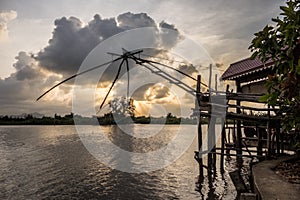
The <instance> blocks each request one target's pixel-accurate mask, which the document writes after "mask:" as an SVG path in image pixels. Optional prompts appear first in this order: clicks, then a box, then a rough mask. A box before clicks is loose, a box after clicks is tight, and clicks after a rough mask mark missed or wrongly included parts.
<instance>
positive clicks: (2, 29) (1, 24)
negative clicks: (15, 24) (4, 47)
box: [0, 10, 17, 42]
mask: <svg viewBox="0 0 300 200" xmlns="http://www.w3.org/2000/svg"><path fill="white" fill-rule="evenodd" d="M15 18H17V12H16V11H13V10H11V11H2V12H1V11H0V42H1V41H5V40H7V38H8V28H7V24H8V22H9V21H11V20H13V19H15Z"/></svg>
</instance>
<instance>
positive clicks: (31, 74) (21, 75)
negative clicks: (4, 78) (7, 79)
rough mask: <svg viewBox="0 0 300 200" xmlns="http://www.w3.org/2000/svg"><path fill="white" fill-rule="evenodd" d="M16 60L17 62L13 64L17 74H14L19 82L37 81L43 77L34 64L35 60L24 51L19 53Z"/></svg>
mask: <svg viewBox="0 0 300 200" xmlns="http://www.w3.org/2000/svg"><path fill="white" fill-rule="evenodd" d="M16 59H17V62H16V63H15V64H13V66H14V67H15V68H16V70H17V72H16V73H14V74H13V76H14V77H15V78H16V79H17V80H18V81H23V80H25V79H28V80H30V79H36V78H38V76H40V75H41V74H40V73H39V69H38V68H37V66H35V65H34V64H33V62H34V59H33V58H32V56H31V55H29V54H27V53H26V52H24V51H21V52H19V54H18V56H17V57H16Z"/></svg>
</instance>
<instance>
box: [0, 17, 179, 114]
mask: <svg viewBox="0 0 300 200" xmlns="http://www.w3.org/2000/svg"><path fill="white" fill-rule="evenodd" d="M54 25H55V29H54V31H53V35H52V38H51V39H50V40H49V42H48V45H47V46H46V47H45V48H43V49H42V50H41V51H39V52H38V53H37V54H35V55H34V53H30V54H29V53H26V52H20V53H19V54H18V55H17V56H16V60H17V61H16V62H15V63H14V64H13V67H14V68H15V70H16V72H15V73H12V74H11V75H10V76H9V77H8V78H6V79H1V80H0V90H1V95H0V97H1V103H2V105H7V109H4V110H2V112H5V110H8V109H10V108H11V107H18V106H21V105H25V104H24V102H26V105H27V109H28V110H35V111H38V107H39V106H40V105H41V104H45V103H47V102H48V105H47V107H48V109H49V110H51V109H55V108H57V105H60V106H61V105H64V106H65V108H64V109H60V112H61V111H63V110H70V109H71V107H70V102H71V98H72V96H71V94H70V92H71V86H70V85H68V84H67V85H62V86H60V87H59V88H56V89H55V90H53V91H52V92H51V94H49V95H46V96H45V98H44V99H43V100H42V102H39V103H36V104H34V103H33V102H34V100H35V99H36V98H37V97H38V96H39V95H41V94H42V93H43V92H44V91H46V90H47V89H49V88H50V87H51V86H53V85H54V84H56V83H58V82H59V81H61V80H63V79H64V78H66V77H68V76H70V75H72V74H75V73H77V71H78V69H79V67H80V65H81V63H82V61H83V60H84V59H85V57H86V56H87V54H88V53H89V52H90V51H91V50H92V49H93V48H94V47H95V46H96V45H98V44H99V43H100V42H101V41H103V40H105V39H107V38H108V37H110V36H113V35H115V34H117V33H120V32H122V31H126V30H129V29H133V28H139V27H149V26H151V27H155V28H157V30H159V29H160V28H162V27H164V28H169V29H172V30H173V32H175V35H170V37H171V38H167V37H166V36H167V35H168V33H163V34H162V35H163V36H162V37H159V36H158V37H157V38H158V39H157V41H156V42H157V43H155V44H157V47H158V48H161V47H164V48H165V49H166V50H168V48H172V46H174V45H175V44H176V42H177V40H178V38H179V33H178V31H177V29H176V28H175V26H174V25H170V24H168V23H166V22H161V23H160V24H158V23H156V22H155V21H154V20H153V19H152V18H151V17H149V16H148V15H147V14H145V13H140V14H133V13H129V12H128V13H124V14H121V15H119V16H118V17H117V18H109V19H102V18H101V17H100V16H99V15H95V16H94V18H93V19H92V20H91V21H89V22H88V23H86V24H85V23H84V22H82V21H81V20H80V19H78V18H76V17H69V18H66V17H63V18H61V19H57V20H55V23H54ZM140 39H141V40H142V39H143V38H140ZM144 53H146V54H148V55H149V54H150V55H152V56H153V55H157V54H160V53H161V50H155V49H147V50H145V52H144ZM162 56H163V54H162ZM119 64H120V62H115V63H113V64H111V65H110V66H109V67H108V68H107V69H106V71H105V72H104V74H103V76H102V77H101V78H100V80H99V86H98V87H99V89H100V90H101V91H105V90H106V88H107V87H109V86H110V84H111V82H112V80H113V79H114V77H115V75H116V73H117V69H118V66H119ZM129 65H130V71H131V83H130V84H131V85H133V86H136V85H139V84H140V83H141V80H143V79H144V76H140V73H142V72H140V71H136V72H132V69H134V68H135V67H136V65H135V63H134V62H131V61H130V62H129ZM145 71H147V72H149V70H147V69H144V71H143V72H145ZM125 72H126V67H125V65H124V66H123V68H122V70H121V73H120V77H123V78H121V80H120V81H119V83H117V84H116V87H115V88H114V89H116V94H118V91H121V92H120V94H122V95H123V94H124V91H125V90H124V87H125V84H122V82H125V81H126V75H125ZM87 75H88V74H87ZM91 76H94V75H93V73H91V74H90V75H88V76H87V77H89V78H91ZM153 77H154V78H153V80H154V81H156V82H157V83H158V82H159V80H161V78H159V77H156V76H153ZM89 78H87V79H86V81H87V83H89ZM119 86H120V87H119ZM147 92H148V93H147ZM140 93H141V94H140V98H139V99H141V100H151V99H152V100H158V99H160V98H164V97H167V96H168V95H169V91H168V88H166V87H158V86H154V85H153V84H150V85H147V87H143V91H142V90H140ZM146 93H147V94H146ZM104 95H105V93H101V94H100V97H101V96H102V98H103V97H104ZM30 102H31V103H30ZM57 102H62V103H61V104H57ZM20 111H21V110H20ZM70 111H71V110H70ZM23 112H25V110H24V111H23ZM30 112H31V111H30Z"/></svg>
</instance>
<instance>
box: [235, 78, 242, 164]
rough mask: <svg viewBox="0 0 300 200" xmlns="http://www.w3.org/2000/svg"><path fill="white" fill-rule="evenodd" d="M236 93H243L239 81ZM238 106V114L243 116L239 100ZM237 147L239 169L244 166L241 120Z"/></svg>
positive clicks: (238, 126)
mask: <svg viewBox="0 0 300 200" xmlns="http://www.w3.org/2000/svg"><path fill="white" fill-rule="evenodd" d="M236 92H237V93H240V92H242V88H241V83H240V82H239V81H236ZM236 105H237V108H236V113H237V114H241V109H240V106H241V101H240V100H237V101H236ZM236 128H237V130H236V139H237V140H236V141H237V143H236V147H237V151H236V154H237V158H236V159H237V164H238V166H239V167H241V166H242V163H243V160H242V153H243V152H242V129H241V120H237V123H236Z"/></svg>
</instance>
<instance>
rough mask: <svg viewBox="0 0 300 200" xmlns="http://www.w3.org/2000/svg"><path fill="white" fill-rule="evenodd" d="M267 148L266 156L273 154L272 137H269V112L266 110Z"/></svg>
mask: <svg viewBox="0 0 300 200" xmlns="http://www.w3.org/2000/svg"><path fill="white" fill-rule="evenodd" d="M268 109H270V105H268ZM267 133H268V134H267V135H268V136H267V137H268V140H267V148H268V156H270V155H271V154H273V152H272V151H273V150H272V137H271V127H270V110H268V122H267Z"/></svg>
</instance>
